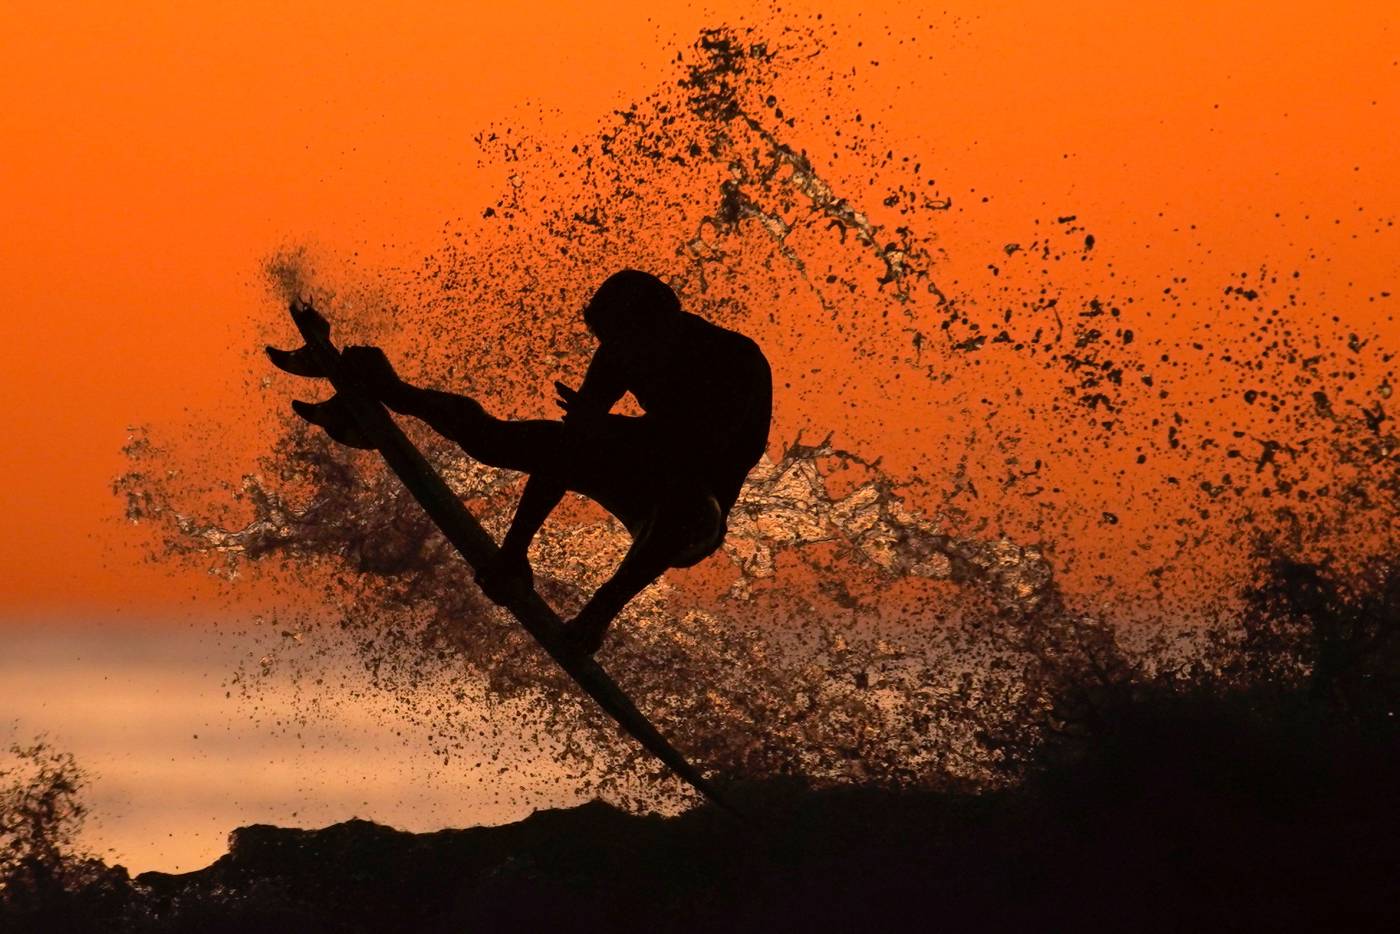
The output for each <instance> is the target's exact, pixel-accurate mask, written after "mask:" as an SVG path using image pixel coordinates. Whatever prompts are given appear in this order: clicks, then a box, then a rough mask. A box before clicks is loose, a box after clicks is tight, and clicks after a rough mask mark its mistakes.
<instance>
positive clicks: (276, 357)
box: [264, 346, 328, 377]
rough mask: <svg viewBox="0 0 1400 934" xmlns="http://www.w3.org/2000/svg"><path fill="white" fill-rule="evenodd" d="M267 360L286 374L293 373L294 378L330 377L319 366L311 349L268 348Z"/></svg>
mask: <svg viewBox="0 0 1400 934" xmlns="http://www.w3.org/2000/svg"><path fill="white" fill-rule="evenodd" d="M264 349H265V350H266V351H267V358H268V359H269V360H271V361H272V365H273V366H275V367H277V369H279V370H281V371H283V372H284V373H291V374H292V375H293V376H313V377H315V376H326V375H328V374H327V373H326V372H325V371H324V370H323V369H321V367H320V366H318V365H317V363H316V361H315V359H314V358H313V356H312V353H311V348H310V347H298V348H297V349H296V350H280V349H278V348H276V347H271V346H269V347H266V348H264Z"/></svg>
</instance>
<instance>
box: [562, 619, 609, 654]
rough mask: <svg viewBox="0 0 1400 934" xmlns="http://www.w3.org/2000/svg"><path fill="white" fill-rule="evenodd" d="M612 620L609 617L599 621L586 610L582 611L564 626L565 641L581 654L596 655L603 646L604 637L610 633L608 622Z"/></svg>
mask: <svg viewBox="0 0 1400 934" xmlns="http://www.w3.org/2000/svg"><path fill="white" fill-rule="evenodd" d="M611 622H612V620H608V619H605V620H603V621H602V622H598V620H597V619H590V618H589V617H588V614H587V613H586V612H585V613H580V614H579V615H578V616H576V617H574V619H573V621H572V622H570V623H569V624H568V625H567V626H565V627H564V641H566V642H568V643H569V648H571V649H573V650H574V651H575V652H577V653H578V654H580V655H595V654H597V652H598V650H599V649H601V648H602V647H603V639H604V637H605V636H607V634H608V624H609V623H611Z"/></svg>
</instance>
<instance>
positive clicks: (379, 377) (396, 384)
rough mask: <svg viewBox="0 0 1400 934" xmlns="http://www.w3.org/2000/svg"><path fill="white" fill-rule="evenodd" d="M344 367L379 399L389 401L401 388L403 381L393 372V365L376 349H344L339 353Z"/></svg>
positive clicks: (362, 347) (363, 347) (358, 347)
mask: <svg viewBox="0 0 1400 934" xmlns="http://www.w3.org/2000/svg"><path fill="white" fill-rule="evenodd" d="M341 359H343V360H344V361H345V366H346V367H347V368H348V369H350V370H351V371H352V372H353V373H355V375H357V376H358V377H359V378H360V381H361V382H362V383H363V384H364V385H365V388H367V389H368V390H369V391H370V392H372V393H374V394H375V395H376V396H378V397H379V398H380V399H385V400H388V399H391V398H394V397H396V396H397V395H398V394H399V390H401V389H402V388H403V381H402V380H401V379H399V374H398V373H395V372H394V365H393V364H392V363H390V362H389V358H388V357H386V356H384V351H382V350H380V349H379V348H378V347H365V346H355V347H346V348H345V350H344V351H342V353H341Z"/></svg>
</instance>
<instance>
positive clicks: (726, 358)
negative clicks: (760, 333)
mask: <svg viewBox="0 0 1400 934" xmlns="http://www.w3.org/2000/svg"><path fill="white" fill-rule="evenodd" d="M627 392H630V393H631V394H632V396H633V397H634V398H635V399H636V400H637V403H638V404H639V405H640V406H641V407H642V410H643V411H644V412H646V416H645V417H646V418H647V419H648V420H649V421H651V422H652V423H653V425H654V427H655V428H656V430H657V433H658V436H659V437H660V439H661V441H662V444H663V445H664V446H665V447H666V448H667V449H669V450H668V451H667V453H668V454H670V455H674V456H675V457H677V458H680V459H682V460H684V461H685V462H686V463H687V464H689V465H691V467H692V469H693V470H694V472H695V473H696V474H698V475H699V476H700V477H701V478H703V479H704V480H705V481H706V483H707V485H708V486H709V487H710V489H711V491H712V492H713V493H714V494H715V497H716V498H717V499H718V500H719V501H720V504H721V506H722V507H723V508H724V510H725V511H726V512H728V510H729V507H730V506H732V505H733V503H734V500H735V499H737V498H738V495H739V489H740V487H741V486H742V485H743V482H744V477H745V476H747V475H748V472H749V470H750V469H751V468H752V467H753V465H754V464H756V463H757V462H758V459H759V458H760V457H761V456H762V455H763V451H764V448H765V447H766V446H767V443H768V427H769V422H770V420H771V418H772V407H773V377H772V371H771V370H770V368H769V365H768V360H767V358H766V357H764V355H763V351H762V350H760V349H759V347H758V344H756V343H754V341H753V340H751V339H750V338H748V337H745V336H744V335H742V334H740V333H738V332H736V331H731V330H729V329H728V328H723V327H720V326H719V325H717V324H712V323H711V322H709V321H706V320H705V319H703V318H700V317H698V316H696V315H692V314H688V313H684V312H682V313H681V314H680V317H679V320H678V321H677V322H676V324H675V326H674V327H673V328H672V329H671V331H670V333H669V334H668V335H667V338H666V339H665V340H664V341H658V342H656V343H654V344H650V345H647V346H645V347H638V346H637V345H635V344H625V343H619V342H608V341H603V342H601V343H600V344H599V346H598V350H597V352H596V353H595V354H594V356H593V360H592V362H591V363H590V364H589V367H588V374H587V376H586V377H585V378H584V381H583V386H582V387H580V390H579V402H580V403H582V404H583V406H584V407H585V409H586V410H590V411H593V412H599V413H601V412H606V411H607V410H608V409H610V408H611V407H612V405H613V404H614V403H616V402H617V400H618V399H620V398H621V397H622V395H623V394H624V393H627Z"/></svg>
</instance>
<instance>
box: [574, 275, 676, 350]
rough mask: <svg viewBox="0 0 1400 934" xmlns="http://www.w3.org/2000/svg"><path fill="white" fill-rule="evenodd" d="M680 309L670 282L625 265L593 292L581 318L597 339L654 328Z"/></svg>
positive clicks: (669, 318) (621, 335)
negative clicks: (668, 283)
mask: <svg viewBox="0 0 1400 934" xmlns="http://www.w3.org/2000/svg"><path fill="white" fill-rule="evenodd" d="M680 311H681V302H680V299H679V298H677V297H676V293H675V292H674V291H673V290H672V289H671V287H670V286H669V285H667V284H666V283H665V282H662V281H661V280H660V279H658V278H657V277H656V276H653V275H652V274H651V273H649V272H642V271H641V270H638V269H624V270H622V272H616V273H613V274H612V275H611V276H608V278H607V281H605V282H604V283H603V284H602V285H601V286H599V287H598V291H597V292H594V293H593V298H592V299H591V300H590V301H589V302H588V307H587V308H585V309H584V310H583V320H584V321H585V322H587V323H588V327H589V329H590V330H592V331H593V333H594V334H596V335H598V338H599V340H607V339H609V338H614V337H627V336H631V335H642V334H646V333H649V332H652V331H655V330H656V329H657V328H658V327H659V326H664V325H665V324H666V323H667V322H668V321H669V320H671V319H672V318H674V317H675V316H676V315H679V314H680Z"/></svg>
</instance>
